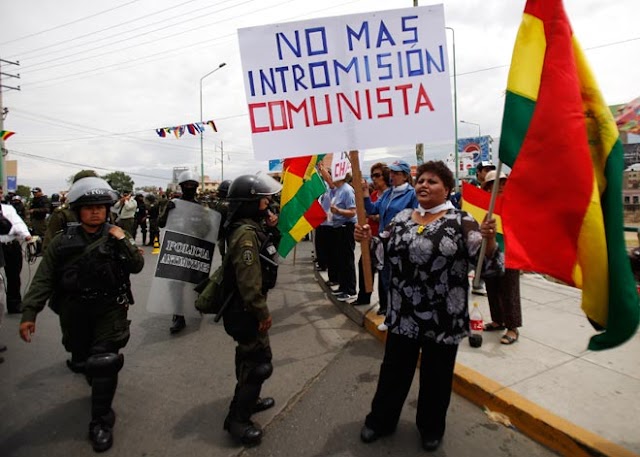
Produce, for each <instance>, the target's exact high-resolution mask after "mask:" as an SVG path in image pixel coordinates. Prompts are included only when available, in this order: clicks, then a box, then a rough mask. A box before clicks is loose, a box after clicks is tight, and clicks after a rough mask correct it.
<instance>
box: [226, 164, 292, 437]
mask: <svg viewBox="0 0 640 457" xmlns="http://www.w3.org/2000/svg"><path fill="white" fill-rule="evenodd" d="M281 189H282V186H281V185H280V183H278V182H277V181H275V180H274V179H273V178H271V177H269V176H267V175H244V176H240V177H238V178H236V179H235V180H234V181H233V183H232V184H231V187H230V188H229V194H228V196H227V199H228V201H229V212H228V215H227V221H226V223H225V225H226V241H227V256H228V257H229V259H228V262H229V263H228V265H229V270H230V271H229V272H225V282H226V281H228V282H227V284H233V287H232V288H231V290H230V291H228V290H227V289H226V288H225V292H226V293H229V294H232V295H233V297H232V300H231V302H230V303H231V304H230V305H229V307H228V308H227V309H226V310H224V311H223V319H224V327H225V331H226V332H227V333H228V334H229V335H230V336H231V337H233V339H234V340H235V341H236V342H237V347H236V357H235V365H236V379H237V384H236V389H235V394H234V397H233V400H232V401H231V404H230V405H229V414H228V415H227V418H226V419H225V421H224V428H225V430H227V431H228V432H229V433H230V434H231V436H232V437H233V438H234V439H236V440H238V441H240V442H241V443H242V444H245V445H249V446H250V445H256V444H259V443H260V441H261V439H262V430H261V429H260V427H259V426H257V425H256V424H254V423H253V422H252V421H251V415H252V414H253V413H256V412H259V411H263V410H265V409H268V408H271V407H272V406H273V405H274V404H275V401H274V399H273V398H270V397H266V398H260V390H261V388H262V383H263V382H264V381H265V380H267V379H268V378H269V377H270V376H271V374H272V372H273V366H272V364H271V358H272V354H271V346H270V345H269V335H268V330H269V328H270V327H271V322H272V321H271V314H270V313H269V308H268V307H267V291H268V290H269V289H271V288H273V287H274V286H275V281H276V277H277V253H276V248H275V246H274V244H273V242H272V241H271V237H270V236H269V235H267V233H266V232H265V230H264V228H263V223H264V220H265V218H266V217H271V219H270V220H272V221H273V220H276V219H273V218H274V215H270V212H269V203H270V202H271V199H272V197H273V195H274V194H276V193H278V192H280V190H281ZM226 274H229V275H230V277H228V276H226Z"/></svg>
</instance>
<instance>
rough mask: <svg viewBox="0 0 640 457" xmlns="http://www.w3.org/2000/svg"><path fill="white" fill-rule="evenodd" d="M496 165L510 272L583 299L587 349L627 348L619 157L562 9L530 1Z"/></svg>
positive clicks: (628, 293) (554, 2)
mask: <svg viewBox="0 0 640 457" xmlns="http://www.w3.org/2000/svg"><path fill="white" fill-rule="evenodd" d="M500 159H501V160H502V161H503V162H504V163H506V164H507V165H509V166H511V167H512V173H511V175H510V176H509V181H508V183H507V185H506V186H505V189H504V192H503V195H502V196H503V204H502V218H503V223H504V232H505V233H504V234H505V241H506V245H507V253H506V254H507V255H506V265H507V267H509V268H514V269H520V270H533V271H538V272H541V273H547V274H549V275H551V276H554V277H556V278H558V279H560V280H562V281H564V282H566V283H568V284H570V285H574V286H576V287H579V288H581V289H582V309H583V311H584V312H585V314H586V315H587V317H588V318H589V320H590V321H591V322H592V324H594V327H596V329H598V330H600V329H606V331H604V332H603V333H600V334H597V335H595V336H593V337H592V338H591V340H590V342H589V349H592V350H602V349H607V348H612V347H615V346H617V345H620V344H622V343H624V342H625V341H626V340H628V339H629V338H631V337H632V336H633V335H634V334H635V332H636V330H637V328H638V322H639V319H640V307H639V306H638V293H637V291H636V286H635V281H634V278H633V275H632V273H631V268H630V264H629V259H628V257H627V252H626V246H625V240H624V232H623V211H622V172H623V167H624V160H623V149H622V144H621V142H620V139H619V134H618V130H617V129H616V123H615V121H614V119H613V115H612V113H611V111H610V110H609V108H608V107H607V105H606V103H605V102H604V100H603V97H602V95H601V94H600V90H599V89H598V87H597V84H596V82H595V79H594V77H593V75H592V73H591V70H590V68H589V66H588V64H587V61H586V58H585V56H584V54H583V52H582V49H581V48H580V45H579V44H578V42H577V40H576V38H575V37H574V36H573V32H572V30H571V26H570V24H569V20H568V18H567V16H566V13H565V11H564V7H563V5H562V1H561V0H528V1H527V4H526V6H525V11H524V15H523V20H522V24H521V25H520V29H519V31H518V36H517V39H516V43H515V47H514V50H513V58H512V62H511V69H510V71H509V79H508V84H507V93H506V98H505V109H504V118H503V121H502V134H501V138H500Z"/></svg>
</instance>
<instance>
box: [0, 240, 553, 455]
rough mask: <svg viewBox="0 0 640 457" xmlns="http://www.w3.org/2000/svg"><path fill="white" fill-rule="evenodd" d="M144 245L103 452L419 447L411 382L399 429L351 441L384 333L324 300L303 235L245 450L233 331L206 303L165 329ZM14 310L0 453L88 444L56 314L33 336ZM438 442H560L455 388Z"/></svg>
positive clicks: (80, 384) (47, 451) (375, 451)
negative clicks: (253, 444) (537, 435)
mask: <svg viewBox="0 0 640 457" xmlns="http://www.w3.org/2000/svg"><path fill="white" fill-rule="evenodd" d="M145 251H146V253H145V257H146V265H145V268H144V270H143V271H142V272H141V273H140V274H138V275H135V276H133V277H132V279H133V289H134V294H135V296H136V301H137V303H136V304H135V305H134V306H133V307H132V308H131V311H130V318H131V320H132V327H131V329H132V331H131V335H132V336H131V341H130V342H129V344H128V345H127V347H126V348H125V349H124V350H123V353H124V356H125V365H124V368H123V370H122V371H121V373H120V380H119V381H120V383H119V387H118V392H117V394H116V399H115V402H114V409H115V410H116V413H117V417H118V420H117V424H116V427H115V443H114V446H113V448H112V449H111V450H110V451H108V453H107V455H111V456H123V457H124V456H145V457H151V456H154V457H155V456H167V457H168V456H182V455H194V456H201V455H210V456H236V455H271V456H362V457H364V456H367V457H382V456H388V455H391V454H393V455H403V456H409V457H411V456H417V455H424V452H423V451H422V450H421V448H420V444H419V437H418V433H417V431H416V428H415V425H414V424H413V422H414V417H415V407H416V391H415V386H414V389H413V390H412V393H411V394H410V397H409V399H408V401H407V404H406V406H405V408H404V410H403V415H402V418H401V422H400V424H399V427H398V431H397V432H396V434H394V435H393V436H390V437H385V438H384V439H381V440H380V441H379V442H376V443H374V444H370V445H366V444H363V443H361V442H360V440H359V438H358V435H359V430H360V427H361V425H362V423H363V420H364V416H365V415H366V413H367V411H368V409H369V405H370V402H371V398H372V396H373V392H374V389H375V385H376V381H377V376H378V371H379V366H380V361H381V359H382V353H383V346H382V344H380V343H379V341H377V340H376V339H375V338H372V337H371V336H370V335H369V334H368V333H367V332H365V331H364V329H363V327H362V326H360V325H357V324H356V323H354V322H353V320H352V319H350V318H349V317H350V316H347V315H346V314H344V313H342V312H341V310H340V309H339V308H338V307H336V306H335V305H334V304H333V302H332V301H331V300H329V299H327V296H326V294H325V292H324V291H323V289H322V286H323V284H322V282H318V280H317V277H316V275H315V272H314V269H313V263H312V259H311V251H312V249H311V243H309V242H302V243H300V244H299V245H298V248H297V249H296V253H295V257H294V255H293V254H291V255H290V256H289V257H288V258H287V259H285V260H284V262H283V264H282V266H281V268H280V275H279V279H278V286H277V287H276V288H275V289H274V290H273V291H272V292H271V293H270V296H269V303H270V308H271V310H272V314H273V319H274V326H273V328H272V330H271V331H270V336H271V341H272V347H273V352H274V366H275V369H274V374H273V376H272V378H271V379H269V380H268V381H267V382H266V384H265V386H264V390H263V393H264V394H265V395H271V396H273V397H275V398H276V402H277V403H276V407H274V408H273V409H271V410H268V411H265V412H263V413H260V414H258V415H256V416H255V419H256V420H257V422H258V423H260V424H261V425H262V426H264V427H265V437H264V440H263V444H262V445H261V446H259V447H257V448H254V449H249V450H245V449H244V448H243V447H241V446H238V445H237V444H235V443H233V442H232V441H231V440H230V438H229V436H228V434H227V433H226V432H224V431H223V430H222V422H223V420H224V417H225V415H226V411H227V407H228V403H229V401H230V398H231V395H232V393H233V387H234V384H235V378H234V369H233V357H234V347H235V346H234V344H233V342H232V340H231V338H229V337H228V336H227V335H226V334H225V333H224V329H223V328H222V325H221V323H217V324H215V323H213V319H212V318H211V317H210V316H206V317H204V318H202V319H199V318H194V319H189V320H188V322H187V324H188V326H187V329H186V330H185V331H184V332H183V333H181V334H179V335H177V336H171V335H169V331H168V327H169V325H170V316H165V315H159V314H151V313H149V312H147V311H146V297H147V296H148V295H149V289H150V286H151V281H152V276H153V272H154V269H155V261H156V259H157V256H154V255H151V249H150V248H145ZM217 262H219V259H218V258H216V262H215V263H217ZM294 262H295V264H294ZM34 271H35V265H32V266H30V265H25V269H24V271H23V276H24V285H25V286H26V285H27V282H28V281H29V279H30V277H31V275H32V274H33V272H34ZM18 322H19V316H16V315H10V316H6V320H5V323H4V325H3V328H2V329H1V330H0V342H2V343H4V344H6V345H7V346H8V350H7V351H6V352H5V353H3V355H4V357H5V359H6V360H5V362H4V363H3V364H0V379H2V383H1V386H0V455H1V456H2V457H14V456H15V457H36V456H47V457H58V456H59V457H63V456H64V457H66V456H69V455H71V456H89V455H94V453H93V451H92V450H91V446H90V444H89V442H88V440H87V431H88V430H87V424H88V420H89V412H90V404H89V392H90V391H89V387H88V386H87V384H86V382H85V380H84V378H83V377H82V376H81V375H78V374H73V373H71V372H70V371H69V370H68V369H67V368H66V366H65V364H64V361H65V359H66V358H67V356H68V354H66V353H65V351H64V349H63V348H62V346H61V344H60V331H59V328H58V323H57V318H56V316H55V315H54V314H53V313H52V312H51V311H50V310H48V309H47V310H45V311H43V312H42V313H41V314H40V315H39V317H38V321H37V332H36V334H35V335H34V341H33V342H32V343H31V344H25V343H23V342H21V341H20V340H19V338H18V335H17V333H18V332H17V329H18ZM434 455H439V456H456V457H478V456H484V455H491V456H497V457H509V456H520V455H522V456H533V457H549V456H552V455H557V454H555V453H554V452H553V451H550V450H549V449H547V448H545V447H543V446H541V445H540V444H538V443H537V442H535V441H534V440H532V439H530V438H529V437H527V436H525V435H523V434H522V433H521V432H520V431H519V430H517V429H512V428H507V427H505V426H503V425H500V424H499V423H496V422H494V421H492V420H490V418H489V417H488V416H487V415H486V414H485V413H484V412H483V411H482V410H481V409H480V408H478V407H477V406H475V405H474V404H473V403H471V402H470V401H468V400H466V399H465V398H463V397H461V396H458V395H454V398H453V399H452V405H451V409H450V413H449V416H448V429H447V434H446V437H445V441H444V443H443V446H442V448H441V449H440V450H438V451H437V452H436V453H435V454H434Z"/></svg>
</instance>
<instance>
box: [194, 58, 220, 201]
mask: <svg viewBox="0 0 640 457" xmlns="http://www.w3.org/2000/svg"><path fill="white" fill-rule="evenodd" d="M225 65H226V63H225V62H222V63H221V64H220V65H218V66H217V67H216V68H215V69H214V70H211V71H210V72H209V73H207V74H206V75H204V76H203V77H202V78H200V124H202V123H203V122H204V119H202V81H203V80H204V78H206V77H207V76H211V75H212V74H214V73H215V72H216V71H218V70H220V69H221V68H222V67H224V66H225ZM200 189H201V191H202V192H204V128H202V129H201V130H200Z"/></svg>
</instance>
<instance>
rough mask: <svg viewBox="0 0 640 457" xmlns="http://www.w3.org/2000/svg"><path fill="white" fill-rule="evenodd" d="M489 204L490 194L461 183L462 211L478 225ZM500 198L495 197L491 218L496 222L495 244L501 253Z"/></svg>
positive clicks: (502, 235)
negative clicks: (469, 215)
mask: <svg viewBox="0 0 640 457" xmlns="http://www.w3.org/2000/svg"><path fill="white" fill-rule="evenodd" d="M490 202H491V193H490V192H486V191H484V190H482V189H480V188H479V187H476V186H474V185H472V184H469V183H468V182H463V183H462V210H463V211H466V212H467V213H469V214H471V215H472V216H473V218H474V219H475V220H476V221H477V222H478V224H480V223H482V221H484V217H485V216H486V215H487V213H488V212H489V203H490ZM501 213H502V197H501V196H500V195H498V196H497V197H496V203H495V205H494V207H493V218H494V219H495V220H496V231H497V234H496V242H497V243H498V246H500V249H501V250H502V252H505V250H504V229H503V228H502V216H501V215H500V214H501Z"/></svg>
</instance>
